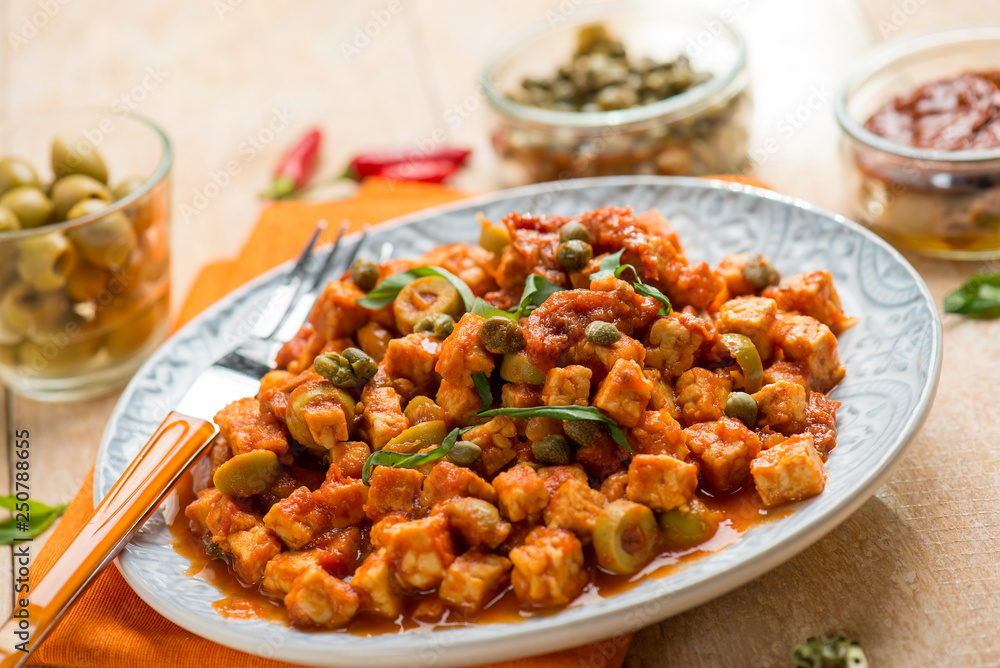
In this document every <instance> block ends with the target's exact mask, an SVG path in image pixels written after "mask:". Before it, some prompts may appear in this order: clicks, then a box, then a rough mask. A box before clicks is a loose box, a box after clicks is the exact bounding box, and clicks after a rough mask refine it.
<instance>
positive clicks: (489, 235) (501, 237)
mask: <svg viewBox="0 0 1000 668" xmlns="http://www.w3.org/2000/svg"><path fill="white" fill-rule="evenodd" d="M482 224H483V231H482V232H481V233H480V234H479V245H480V246H482V247H483V248H485V249H486V250H488V251H489V252H491V253H494V254H496V255H499V254H500V253H502V252H503V251H504V249H505V248H507V246H509V245H510V244H511V238H510V232H508V231H507V228H506V227H503V226H501V225H497V224H495V223H490V222H487V221H482Z"/></svg>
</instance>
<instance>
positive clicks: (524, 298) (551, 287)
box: [514, 274, 562, 319]
mask: <svg viewBox="0 0 1000 668" xmlns="http://www.w3.org/2000/svg"><path fill="white" fill-rule="evenodd" d="M561 291H562V288H560V287H559V286H558V285H556V284H555V283H553V282H552V281H550V280H548V279H546V278H544V277H542V276H539V275H538V274H532V275H531V276H528V278H527V280H526V281H525V282H524V292H522V293H521V303H520V304H519V305H518V307H517V311H515V312H514V313H515V316H516V317H517V318H518V319H520V318H523V317H525V316H527V315H528V314H529V313H531V312H532V311H534V310H535V309H536V308H538V307H539V306H541V305H542V302H544V301H545V300H546V299H548V298H549V297H551V296H552V295H554V294H555V293H557V292H561Z"/></svg>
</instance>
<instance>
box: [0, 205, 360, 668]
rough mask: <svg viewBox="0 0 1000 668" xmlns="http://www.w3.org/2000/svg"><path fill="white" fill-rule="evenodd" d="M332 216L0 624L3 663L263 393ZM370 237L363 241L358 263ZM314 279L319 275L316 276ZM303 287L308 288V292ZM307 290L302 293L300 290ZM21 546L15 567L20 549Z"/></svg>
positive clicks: (20, 661) (41, 633)
mask: <svg viewBox="0 0 1000 668" xmlns="http://www.w3.org/2000/svg"><path fill="white" fill-rule="evenodd" d="M325 228H326V222H325V221H320V222H319V223H318V224H317V226H316V230H315V231H314V232H313V234H312V237H311V238H310V239H309V242H308V243H307V244H306V247H305V249H304V250H303V251H302V253H301V254H300V255H299V258H298V260H297V261H296V263H295V266H294V267H293V269H292V270H291V272H289V274H288V276H287V277H286V279H285V281H284V282H283V284H282V285H280V286H279V287H278V289H277V290H275V291H274V292H273V293H272V295H271V298H270V299H269V300H268V303H267V305H266V307H265V308H264V310H263V311H262V312H261V315H260V318H259V319H258V320H257V322H256V323H255V325H254V327H253V330H252V332H251V334H250V336H248V337H247V338H246V339H245V340H243V341H242V342H241V343H240V344H238V345H237V346H236V347H235V348H234V349H233V350H232V351H230V352H229V353H227V354H225V355H223V356H222V357H220V358H219V359H218V360H216V362H215V363H214V364H213V365H212V366H210V367H209V368H207V369H205V370H204V371H203V372H202V373H201V374H200V375H199V376H198V377H197V378H196V379H195V381H194V383H193V384H192V385H191V387H190V389H188V391H187V393H186V394H185V395H184V397H183V398H182V399H181V401H180V403H179V404H178V405H177V409H176V410H174V411H171V412H170V414H168V415H167V417H166V419H165V420H164V421H163V423H162V424H161V425H160V426H159V428H158V429H157V430H156V433H154V434H153V436H152V438H150V439H149V441H148V442H147V443H146V446H145V447H144V448H143V449H142V450H141V451H140V452H139V454H138V455H137V456H136V457H135V459H134V460H133V461H132V463H131V464H130V465H129V467H128V468H127V469H126V470H125V472H124V473H123V474H122V475H121V477H120V478H118V480H117V482H115V484H114V487H112V488H111V491H110V492H108V494H107V496H105V497H104V499H102V500H101V502H100V504H99V505H98V506H97V508H96V509H95V510H94V514H93V516H92V517H91V518H90V520H88V521H87V523H86V524H85V525H84V526H83V528H82V529H80V532H79V533H78V534H77V535H76V537H75V538H73V541H72V542H71V543H70V545H69V547H67V548H66V551H65V552H64V553H63V554H62V555H61V556H60V557H59V559H58V561H56V563H55V565H54V566H53V567H52V570H50V571H49V572H48V573H47V574H46V575H45V577H44V578H43V579H42V580H41V581H40V582H39V583H38V584H37V585H35V587H34V588H33V589H32V591H30V592H26V593H21V594H19V596H20V597H23V598H28V599H30V603H29V604H28V605H27V606H26V607H21V606H20V605H19V601H15V605H14V611H13V613H12V614H11V616H10V617H9V618H8V620H7V622H6V623H5V624H4V625H3V627H0V639H2V640H0V642H2V645H0V668H13V667H14V666H22V665H24V664H25V663H27V660H28V657H29V656H30V655H31V653H32V652H33V651H34V650H35V648H36V647H38V645H39V643H40V642H41V640H42V639H43V638H44V637H45V635H46V634H47V633H48V632H49V631H50V630H51V629H52V628H53V626H54V625H55V623H56V622H57V621H58V620H59V618H60V617H61V616H62V614H63V613H64V612H65V611H66V609H67V608H68V607H69V606H70V604H71V603H73V601H74V600H75V599H76V598H77V596H78V595H79V594H80V593H81V592H82V591H83V590H84V589H86V587H87V586H88V585H89V584H90V583H91V582H92V581H93V580H94V578H96V577H97V575H98V574H99V573H100V572H101V571H102V570H103V569H104V568H105V567H107V565H108V564H110V563H111V561H112V560H113V559H114V558H115V557H116V556H117V555H118V553H119V552H120V551H121V550H122V549H123V548H124V547H125V545H126V544H127V543H128V541H129V539H131V538H132V536H133V535H134V534H135V533H136V531H138V530H139V528H140V527H142V525H143V524H144V523H145V521H146V520H147V519H148V518H149V516H150V515H152V513H153V512H154V511H155V510H156V509H157V508H158V507H159V506H160V503H161V502H162V501H163V499H164V497H166V495H167V493H168V492H169V491H170V490H171V489H172V488H173V487H174V485H175V484H176V483H177V481H178V480H179V479H180V477H181V475H182V474H183V473H184V472H185V471H187V470H188V468H190V466H191V465H192V464H193V463H194V462H195V461H196V460H197V459H198V458H199V456H200V455H201V454H202V453H203V452H204V451H205V449H206V448H207V447H208V445H209V444H210V443H211V442H212V441H213V440H214V439H215V437H216V435H217V434H218V428H217V427H216V426H215V425H214V424H213V423H212V416H213V415H215V413H216V412H217V410H218V409H221V408H222V407H223V406H224V405H225V404H226V403H227V402H229V401H232V400H234V399H237V398H240V397H246V396H253V395H255V394H256V393H257V389H258V388H259V386H260V380H261V378H263V377H264V374H266V373H267V372H268V371H270V369H271V367H272V364H273V361H274V358H275V355H276V354H277V352H278V348H279V347H280V345H281V341H280V340H279V339H278V334H279V332H281V331H282V325H284V324H285V323H286V322H287V321H288V320H289V317H290V316H291V314H292V313H293V312H296V311H297V310H298V309H297V307H299V306H302V305H306V304H308V305H309V306H312V305H313V303H314V302H315V300H316V298H317V296H318V295H319V292H320V290H321V289H322V288H323V279H324V277H325V276H326V274H327V273H328V272H329V270H330V267H331V266H332V264H333V259H334V256H335V255H336V253H337V250H338V248H339V247H340V242H341V239H342V238H343V237H344V232H345V231H346V228H347V222H346V221H344V223H342V224H341V227H340V230H339V233H338V234H337V239H336V241H335V242H334V244H333V248H331V249H330V252H329V253H328V254H327V256H326V259H325V261H324V262H323V263H322V265H321V266H320V267H319V269H311V268H310V260H311V259H312V258H313V255H314V253H313V250H314V248H315V246H316V242H317V240H318V239H319V236H320V234H322V232H323V230H324V229H325ZM363 242H364V233H362V238H361V240H360V241H359V242H358V243H357V244H356V245H355V247H354V251H353V253H352V255H351V258H350V259H349V261H348V264H350V262H351V261H353V259H354V255H356V254H357V252H358V250H359V249H360V248H361V246H362V245H363ZM310 279H311V282H310ZM303 288H305V291H304V292H302V290H303ZM300 293H301V296H300ZM27 545H30V543H23V544H21V543H17V544H15V547H14V555H15V556H14V559H15V571H16V567H17V566H18V563H17V559H18V554H19V550H24V554H27V547H26V546H27Z"/></svg>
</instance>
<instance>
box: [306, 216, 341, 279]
mask: <svg viewBox="0 0 1000 668" xmlns="http://www.w3.org/2000/svg"><path fill="white" fill-rule="evenodd" d="M346 231H347V220H344V221H342V222H341V223H340V230H338V231H337V239H336V240H335V241H334V242H333V248H331V249H330V252H329V253H327V255H326V259H325V260H323V266H322V267H320V268H319V271H318V272H316V277H315V278H314V279H313V282H312V285H311V286H309V292H316V291H317V290H319V287H320V283H321V282H322V281H323V279H324V278H326V274H327V272H329V271H330V265H332V264H333V257H334V256H335V255H336V254H337V249H339V248H340V240H341V239H343V238H344V232H346Z"/></svg>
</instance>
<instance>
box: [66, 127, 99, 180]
mask: <svg viewBox="0 0 1000 668" xmlns="http://www.w3.org/2000/svg"><path fill="white" fill-rule="evenodd" d="M52 171H53V172H54V173H55V175H56V178H57V179H61V178H62V177H64V176H66V175H67V174H86V175H87V176H89V177H91V178H94V179H97V180H98V181H100V182H101V183H107V182H108V168H107V165H105V164H104V158H102V157H101V154H100V153H99V152H98V150H97V148H96V147H95V146H94V144H93V142H91V141H90V140H89V139H86V138H85V137H83V136H79V135H77V136H68V135H67V136H63V137H56V138H55V139H54V140H52Z"/></svg>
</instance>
